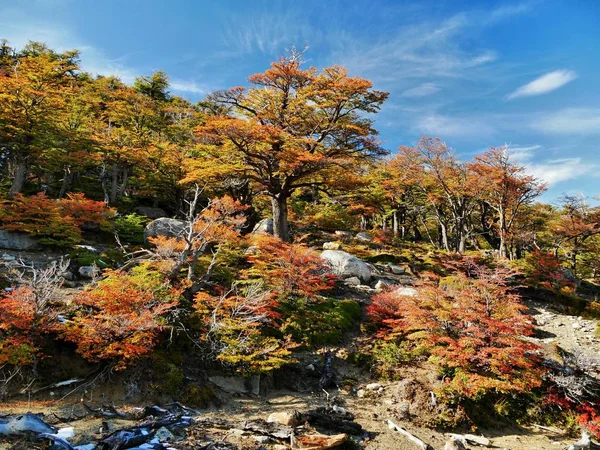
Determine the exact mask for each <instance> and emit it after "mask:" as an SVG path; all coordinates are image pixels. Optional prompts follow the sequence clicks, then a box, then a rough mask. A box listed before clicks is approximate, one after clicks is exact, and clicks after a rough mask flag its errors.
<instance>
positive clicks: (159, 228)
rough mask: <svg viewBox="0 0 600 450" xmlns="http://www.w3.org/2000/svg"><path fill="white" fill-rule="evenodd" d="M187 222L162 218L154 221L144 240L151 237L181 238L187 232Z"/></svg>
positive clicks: (149, 226)
mask: <svg viewBox="0 0 600 450" xmlns="http://www.w3.org/2000/svg"><path fill="white" fill-rule="evenodd" d="M185 227H186V222H185V221H183V220H178V219H169V218H168V217H161V218H160V219H156V220H153V221H152V222H150V223H149V224H148V225H146V229H145V230H144V240H146V241H147V240H148V238H149V237H157V236H165V237H181V236H182V235H183V233H184V232H185Z"/></svg>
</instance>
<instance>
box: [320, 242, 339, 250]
mask: <svg viewBox="0 0 600 450" xmlns="http://www.w3.org/2000/svg"><path fill="white" fill-rule="evenodd" d="M341 249H342V244H340V243H339V242H325V243H324V244H323V250H341Z"/></svg>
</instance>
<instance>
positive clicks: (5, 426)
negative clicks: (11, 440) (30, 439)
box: [0, 413, 56, 436]
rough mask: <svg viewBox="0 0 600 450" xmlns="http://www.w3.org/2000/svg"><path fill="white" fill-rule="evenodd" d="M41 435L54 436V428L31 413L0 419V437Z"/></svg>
mask: <svg viewBox="0 0 600 450" xmlns="http://www.w3.org/2000/svg"><path fill="white" fill-rule="evenodd" d="M41 433H47V434H54V433H56V428H55V427H53V426H51V425H48V424H47V423H46V422H44V421H43V420H42V419H41V418H40V417H39V416H37V415H35V414H31V413H25V414H22V415H16V416H4V417H0V435H4V436H19V435H28V434H36V435H37V434H41Z"/></svg>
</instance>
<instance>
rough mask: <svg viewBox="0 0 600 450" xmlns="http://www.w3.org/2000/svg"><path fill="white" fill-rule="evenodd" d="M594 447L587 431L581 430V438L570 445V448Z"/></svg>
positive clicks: (579, 449) (586, 449) (586, 448)
mask: <svg viewBox="0 0 600 450" xmlns="http://www.w3.org/2000/svg"><path fill="white" fill-rule="evenodd" d="M591 447H592V440H591V438H590V435H589V434H588V432H587V431H582V432H581V439H579V440H578V441H577V442H575V443H574V444H572V445H570V446H569V448H568V450H589V449H590V448H591Z"/></svg>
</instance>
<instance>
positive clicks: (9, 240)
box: [0, 230, 38, 250]
mask: <svg viewBox="0 0 600 450" xmlns="http://www.w3.org/2000/svg"><path fill="white" fill-rule="evenodd" d="M37 245H38V244H37V241H36V240H35V238H33V237H31V236H30V235H28V234H27V233H19V232H16V231H6V230H0V248H4V249H7V250H33V249H35V248H36V247H37Z"/></svg>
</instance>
